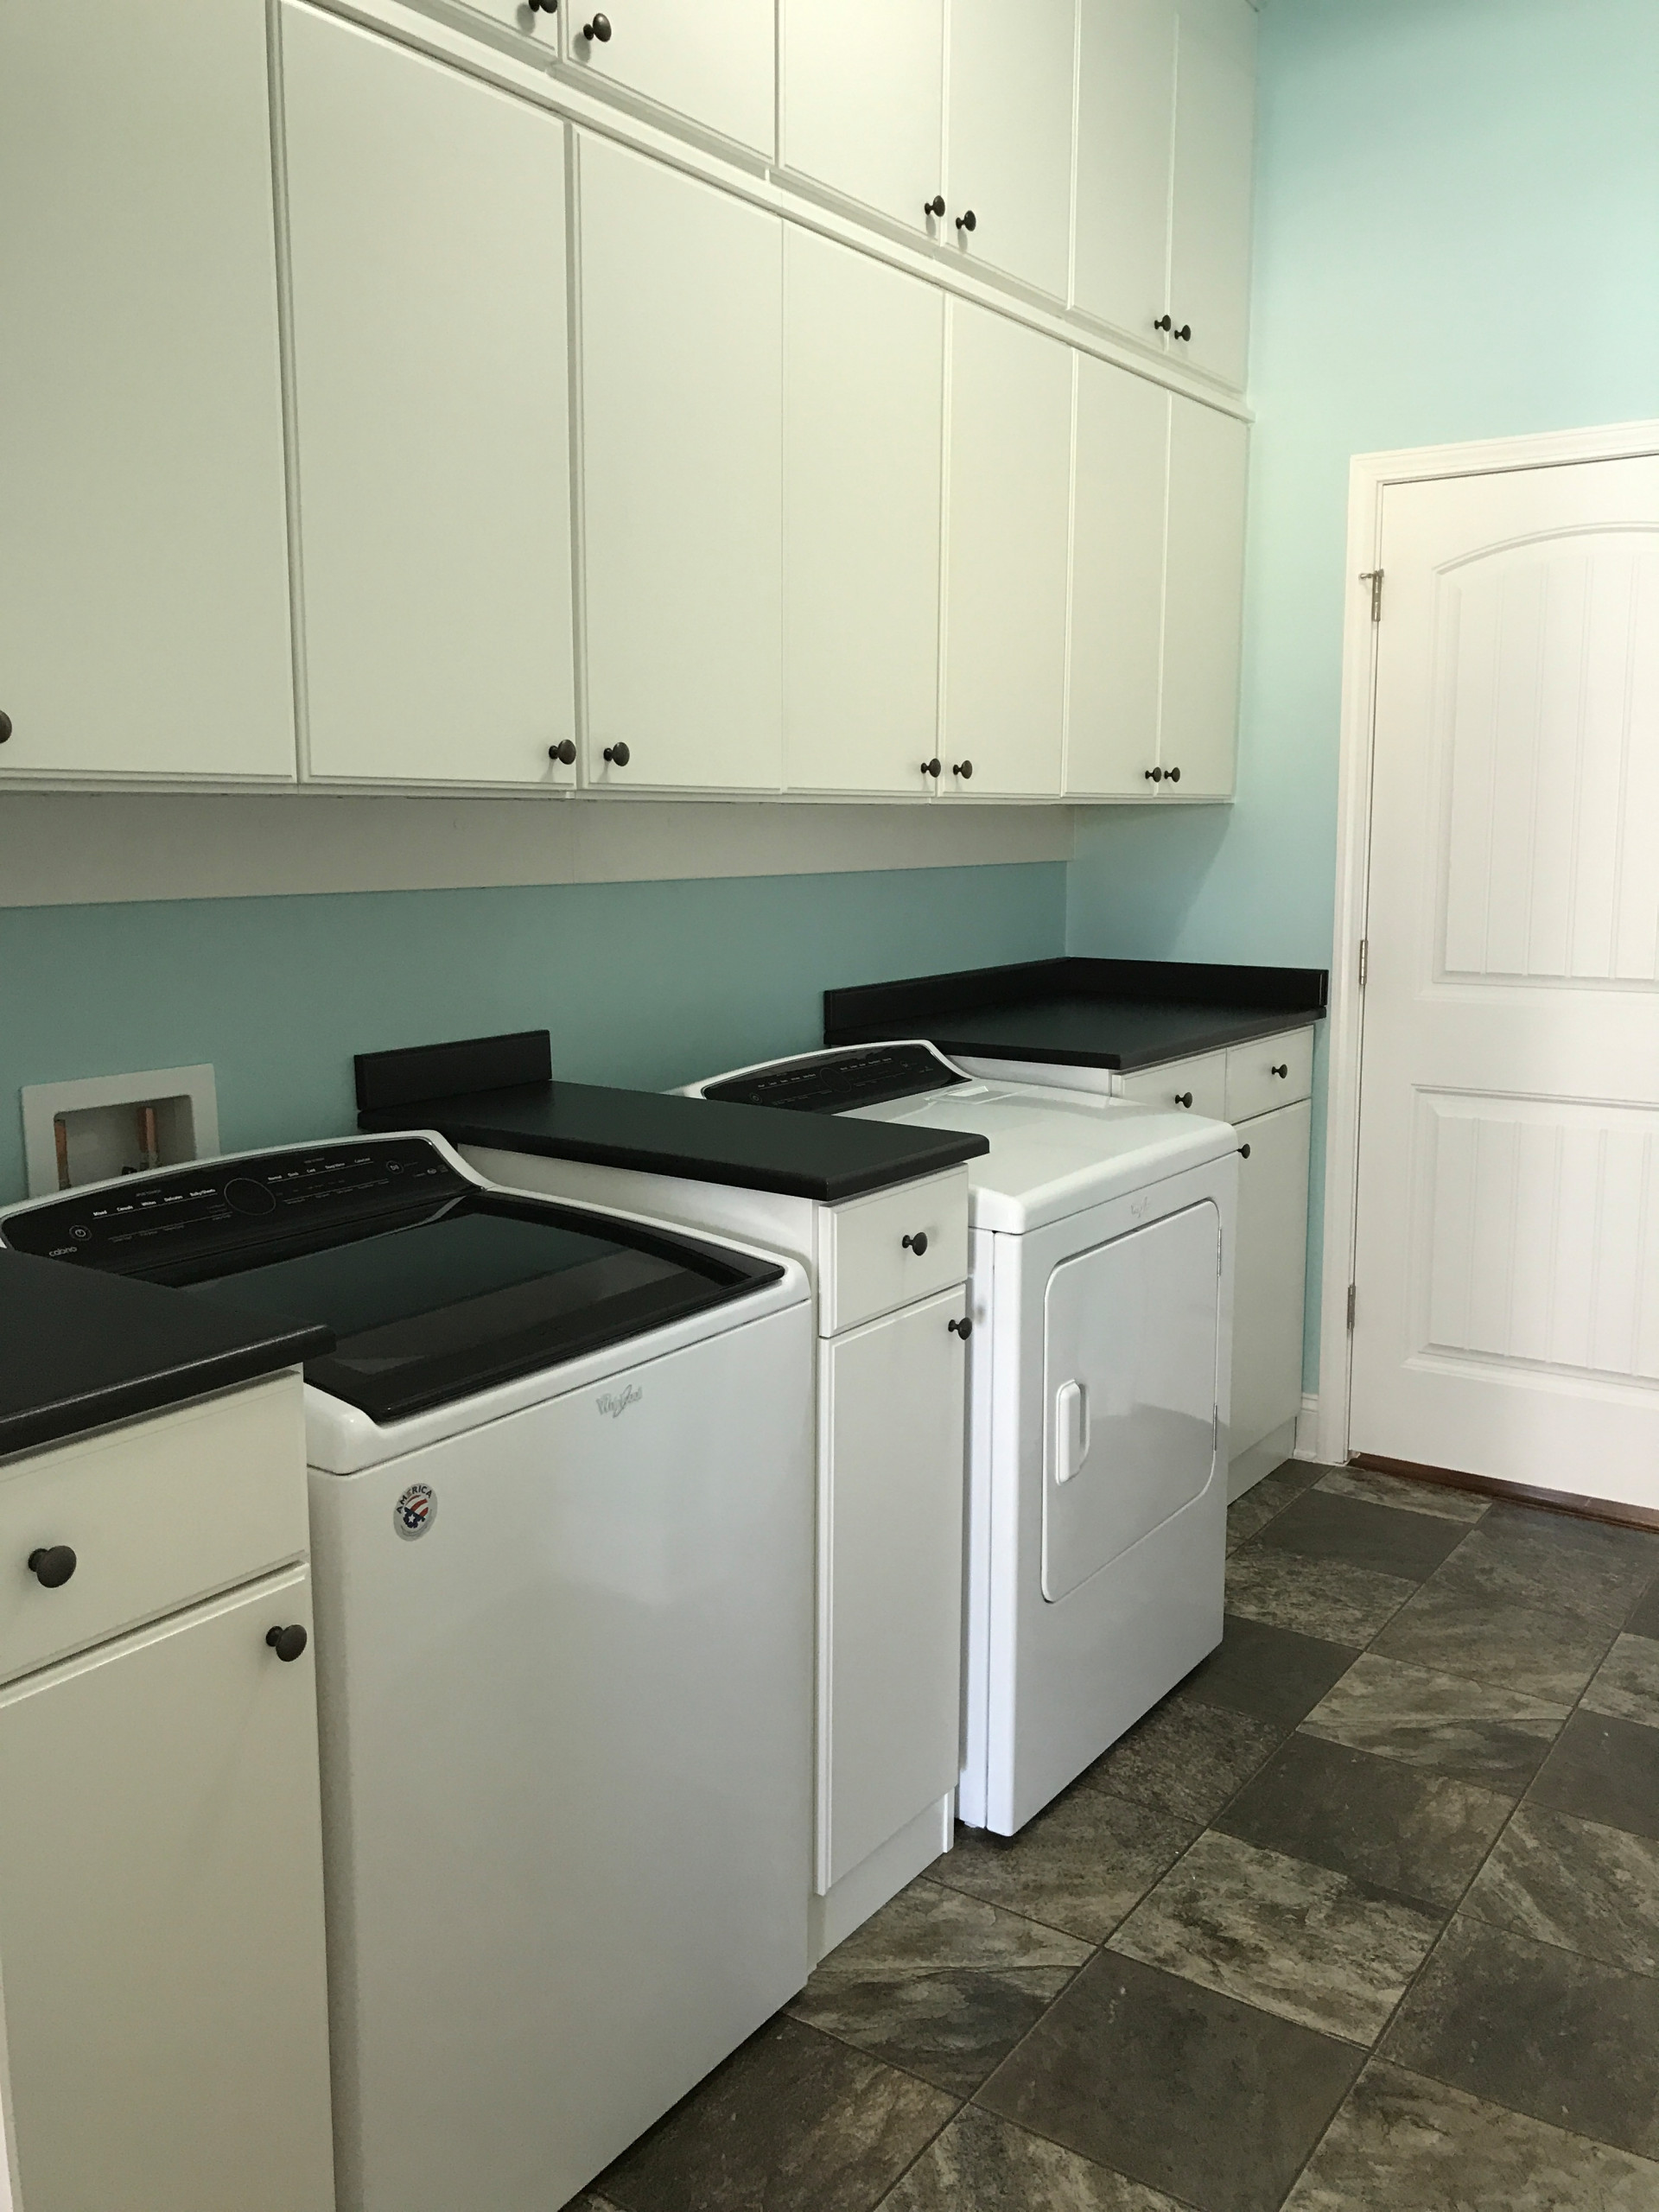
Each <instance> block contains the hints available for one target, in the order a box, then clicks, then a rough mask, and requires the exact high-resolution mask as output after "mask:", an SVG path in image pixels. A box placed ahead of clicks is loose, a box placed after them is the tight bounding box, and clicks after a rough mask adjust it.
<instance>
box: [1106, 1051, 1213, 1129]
mask: <svg viewBox="0 0 1659 2212" xmlns="http://www.w3.org/2000/svg"><path fill="white" fill-rule="evenodd" d="M1123 1096H1124V1097H1125V1098H1138V1099H1139V1100H1140V1101H1141V1104H1142V1105H1145V1106H1176V1105H1179V1106H1190V1107H1191V1108H1192V1111H1193V1112H1194V1113H1195V1114H1207V1115H1209V1116H1210V1117H1211V1120H1212V1121H1217V1122H1224V1121H1225V1120H1226V1118H1227V1110H1226V1102H1227V1055H1226V1054H1225V1052H1203V1053H1200V1054H1198V1056H1197V1057H1196V1058H1193V1059H1190V1060H1166V1061H1165V1062H1164V1063H1163V1065H1161V1066H1160V1067H1155V1068H1137V1069H1136V1071H1135V1073H1134V1074H1133V1075H1126V1076H1125V1077H1124V1078H1123Z"/></svg>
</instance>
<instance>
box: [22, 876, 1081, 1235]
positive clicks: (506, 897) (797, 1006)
mask: <svg viewBox="0 0 1659 2212" xmlns="http://www.w3.org/2000/svg"><path fill="white" fill-rule="evenodd" d="M1064 941H1065V868H1064V866H1063V865H1062V864H1061V863H1059V862H1054V863H1052V864H1034V863H1033V864H1028V865H1021V866H1017V867H1006V868H917V869H911V870H906V871H893V872H887V873H879V874H857V875H851V874H849V875H803V876H796V877H776V876H766V877H745V878H728V879H719V880H696V881H685V882H674V883H616V884H597V885H595V884H583V885H560V886H554V887H534V888H529V889H512V890H487V891H425V892H380V893H350V894H345V895H339V896H335V895H321V896H313V897H306V898H283V899H192V900H179V901H176V902H168V903H158V904H154V905H151V904H145V905H142V906H32V907H14V908H10V909H5V910H0V1098H5V1099H8V1100H9V1101H10V1102H12V1103H11V1105H10V1111H9V1112H7V1113H5V1114H3V1115H0V1202H6V1201H10V1200H12V1199H15V1198H22V1196H23V1195H24V1175H23V1154H22V1127H21V1122H20V1119H19V1116H18V1111H17V1108H16V1103H15V1102H16V1095H17V1090H18V1088H19V1086H20V1085H22V1084H29V1083H42V1082H47V1081H49V1080H54V1079H61V1078H67V1077H76V1076H83V1075H106V1074H114V1073H117V1072H118V1071H121V1070H124V1069H127V1068H149V1067H176V1066H181V1065H188V1064H190V1063H194V1062H196V1061H200V1060H207V1061H211V1062H212V1063H213V1066H214V1068H215V1070H216V1072H217V1082H218V1090H219V1136H220V1141H221V1142H222V1144H223V1145H224V1147H225V1148H226V1150H227V1151H234V1150H239V1149H241V1148H243V1147H250V1146H256V1145H262V1144H280V1143H283V1142H285V1141H289V1140H300V1139H304V1138H307V1137H311V1136H318V1135H333V1134H336V1133H340V1132H345V1131H347V1130H349V1129H350V1128H352V1126H353V1112H354V1109H353V1102H352V1065H351V1063H352V1055H353V1053H354V1052H367V1051H372V1050H375V1049H377V1048H378V1047H381V1046H394V1045H410V1044H421V1043H425V1042H427V1041H429V1040H430V1039H435V1038H442V1037H469V1036H480V1035H484V1034H486V1033H489V1032H491V1031H494V1030H502V1029H529V1028H540V1027H548V1028H550V1030H551V1031H552V1033H553V1065H554V1072H555V1073H556V1074H558V1075H565V1076H569V1077H572V1078H573V1079H575V1080H579V1081H585V1082H590V1083H626V1084H648V1085H652V1086H660V1085H665V1084H671V1083H680V1082H685V1081H689V1080H690V1078H691V1077H694V1076H698V1075H707V1074H709V1073H711V1072H713V1071H715V1070H716V1069H719V1068H723V1067H733V1066H737V1065H741V1064H742V1063H743V1062H745V1061H747V1060H755V1059H761V1058H766V1056H767V1055H768V1054H771V1053H775V1052H794V1051H799V1050H802V1049H804V1048H808V1047H810V1046H815V1045H817V1044H818V1043H820V1042H821V1041H822V1036H823V1030H822V1016H821V1007H820V1003H819V994H820V993H821V992H822V991H823V989H825V988H827V987H829V986H832V985H835V984H840V983H861V982H880V981H881V980H883V979H884V978H886V977H888V976H900V975H909V974H925V973H926V972H927V971H928V970H930V969H939V968H951V967H957V966H975V965H978V964H980V963H985V962H994V961H1004V960H1031V959H1038V958H1042V957H1046V956H1048V955H1050V954H1052V953H1056V952H1058V951H1059V950H1061V949H1062V946H1063V944H1064Z"/></svg>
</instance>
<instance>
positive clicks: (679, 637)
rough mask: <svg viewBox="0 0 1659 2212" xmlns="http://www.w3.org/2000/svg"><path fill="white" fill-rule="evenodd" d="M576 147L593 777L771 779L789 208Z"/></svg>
mask: <svg viewBox="0 0 1659 2212" xmlns="http://www.w3.org/2000/svg"><path fill="white" fill-rule="evenodd" d="M578 153H579V190H580V197H581V239H582V325H581V329H582V349H581V350H582V474H583V493H582V499H583V534H584V540H585V547H586V566H585V574H586V587H587V623H586V626H587V656H588V658H587V674H588V781H589V782H590V783H592V784H597V785H601V786H602V787H621V788H632V787H638V786H640V785H658V786H670V787H674V786H678V787H682V788H683V787H688V786H690V787H703V788H710V789H719V790H737V791H745V790H748V791H767V790H776V789H777V788H778V787H779V784H780V782H781V780H782V770H783V383H784V378H783V331H784V298H783V259H784V238H783V232H784V226H783V224H782V223H781V221H780V220H779V219H778V217H776V216H775V215H769V214H766V213H763V212H762V211H761V210H760V209H759V208H756V207H751V206H749V205H748V204H747V202H745V201H743V200H736V199H734V198H732V197H731V196H730V195H729V194H726V193H722V192H718V191H715V189H714V188H712V187H710V186H709V185H705V184H701V183H698V182H696V181H694V180H693V179H691V178H690V177H687V176H684V175H681V174H680V172H679V171H677V170H676V169H671V168H664V166H663V165H662V164H660V163H658V162H652V161H648V160H647V159H645V157H644V156H641V155H639V154H634V153H631V152H629V151H628V150H627V149H625V148H623V147H620V146H618V145H616V144H613V143H612V142H611V141H609V140H607V139H603V138H598V137H592V136H590V135H589V134H588V133H586V132H582V133H579V134H578Z"/></svg>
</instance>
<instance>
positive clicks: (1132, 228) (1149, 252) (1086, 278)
mask: <svg viewBox="0 0 1659 2212" xmlns="http://www.w3.org/2000/svg"><path fill="white" fill-rule="evenodd" d="M1079 7H1080V10H1081V14H1080V20H1079V35H1078V46H1077V56H1078V75H1077V226H1076V238H1075V242H1074V248H1073V257H1072V278H1071V304H1072V305H1073V306H1074V307H1075V308H1078V309H1079V310H1080V311H1081V312H1082V313H1084V314H1085V315H1091V316H1094V317H1096V318H1097V319H1098V320H1099V321H1102V322H1106V323H1109V324H1110V325H1112V327H1114V328H1115V329H1117V330H1121V331H1122V333H1123V334H1125V336H1127V337H1129V338H1133V339H1135V340H1137V341H1138V342H1139V343H1141V344H1143V345H1149V346H1153V347H1154V348H1156V349H1158V350H1161V351H1165V352H1167V353H1168V354H1169V357H1170V358H1171V359H1173V360H1177V361H1180V362H1184V363H1185V364H1186V365H1189V366H1191V367H1192V368H1196V369H1202V370H1205V372H1208V373H1209V374H1210V375H1211V376H1215V377H1217V378H1220V379H1221V380H1222V381H1223V382H1224V383H1227V384H1230V385H1235V386H1236V387H1240V388H1242V387H1243V383H1244V373H1245V353H1246V343H1247V339H1248V334H1249V269H1250V177H1251V156H1252V148H1253V144H1254V136H1255V10H1253V9H1252V8H1251V7H1250V6H1249V4H1248V0H1184V3H1183V0H1079Z"/></svg>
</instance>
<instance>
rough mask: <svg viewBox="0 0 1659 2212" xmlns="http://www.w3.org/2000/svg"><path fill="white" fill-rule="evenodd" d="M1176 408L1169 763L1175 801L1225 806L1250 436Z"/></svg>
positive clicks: (1233, 734) (1163, 733)
mask: <svg viewBox="0 0 1659 2212" xmlns="http://www.w3.org/2000/svg"><path fill="white" fill-rule="evenodd" d="M1169 405H1170V423H1169V541H1168V550H1167V552H1166V557H1165V578H1166V581H1165V586H1164V675H1163V705H1162V710H1161V715H1160V731H1159V756H1158V757H1159V764H1160V766H1161V768H1162V770H1163V772H1164V776H1165V778H1166V779H1173V783H1172V782H1171V781H1170V780H1166V781H1165V783H1164V785H1163V789H1164V791H1165V792H1166V793H1173V794H1176V795H1179V797H1181V798H1206V797H1224V796H1225V795H1226V794H1228V793H1229V792H1230V791H1231V790H1232V788H1233V764H1234V757H1235V753H1236V744H1237V734H1238V657H1239V643H1240V636H1241V631H1242V627H1243V593H1244V486H1245V472H1246V467H1247V464H1248V461H1249V431H1248V430H1247V429H1246V428H1245V426H1244V424H1243V423H1240V422H1237V421H1236V420H1235V418H1234V417H1233V416H1230V415H1222V414H1219V413H1217V410H1215V409H1214V408H1213V407H1201V406H1199V405H1198V404H1197V403H1196V402H1195V401H1193V400H1191V399H1181V398H1178V397H1174V396H1173V395H1172V397H1171V399H1170V403H1169ZM1178 771H1179V774H1178V773H1177V772H1178Z"/></svg>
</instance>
